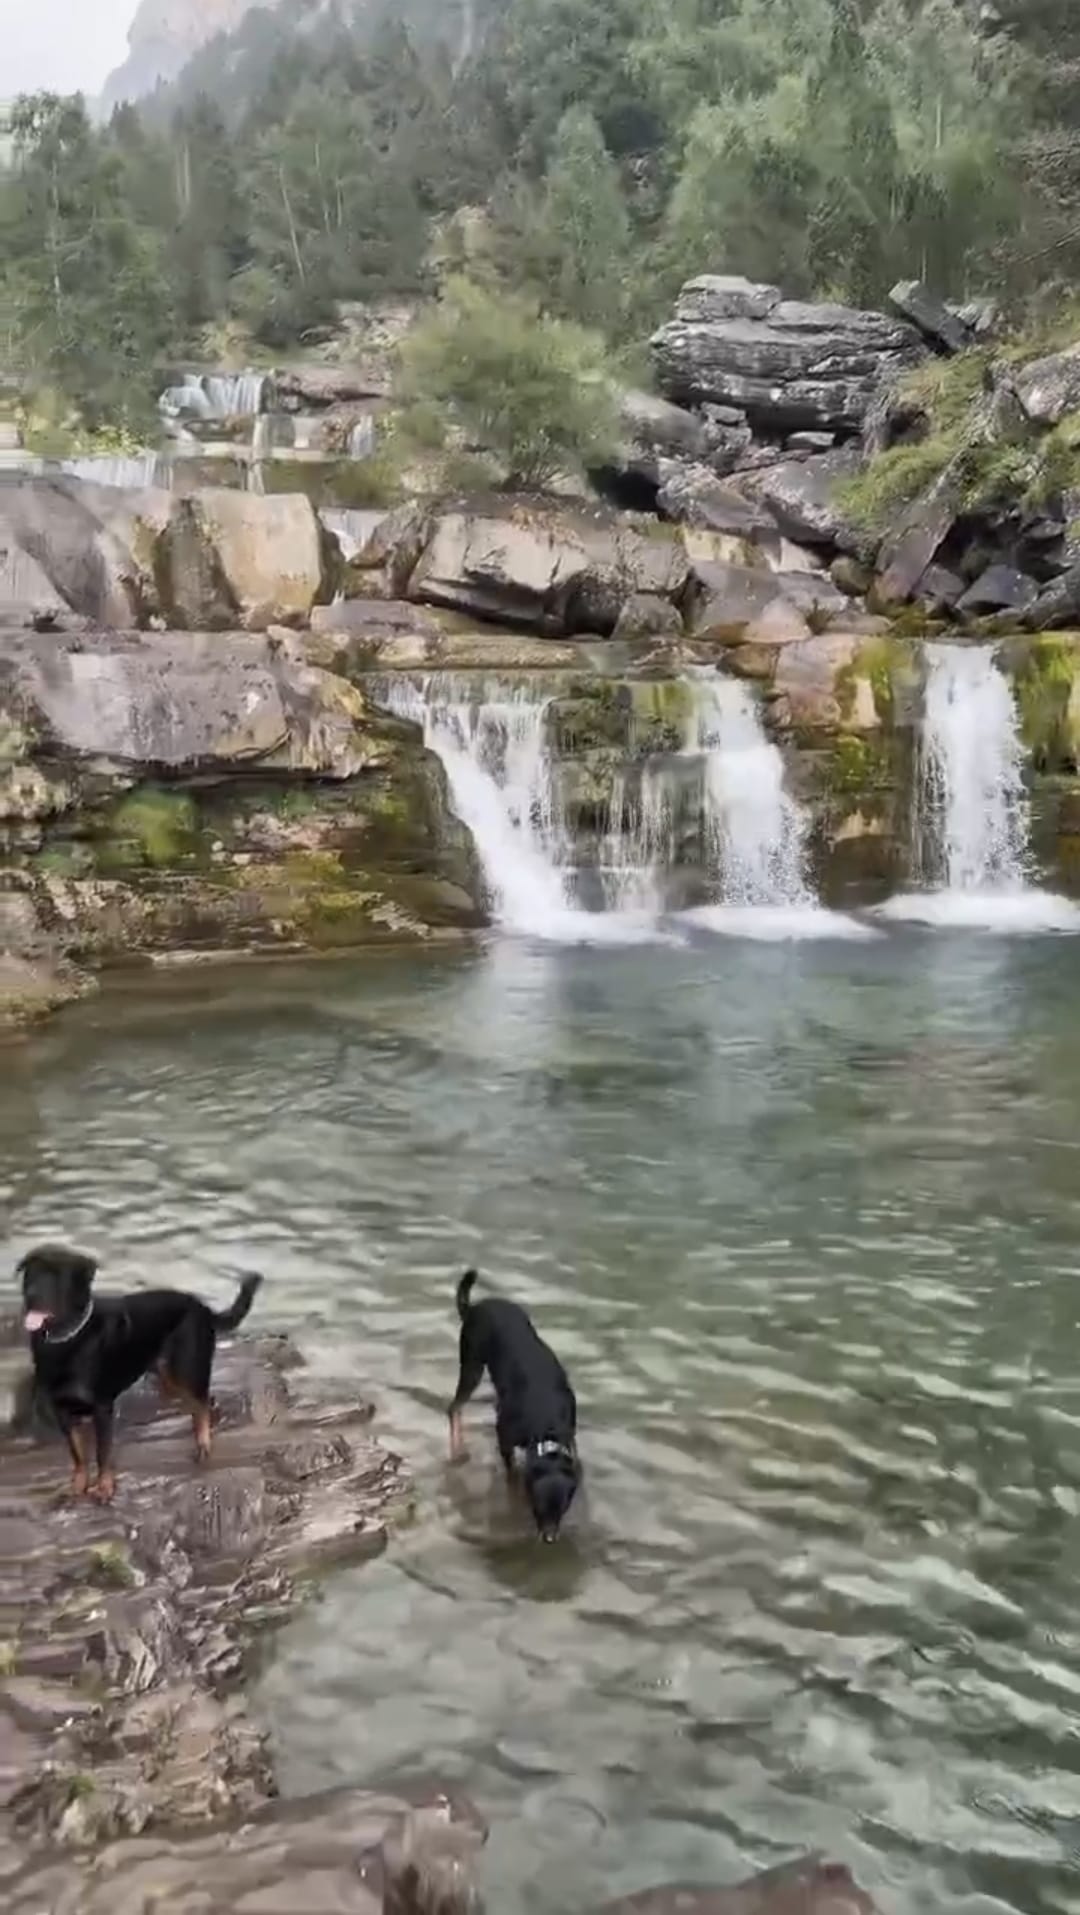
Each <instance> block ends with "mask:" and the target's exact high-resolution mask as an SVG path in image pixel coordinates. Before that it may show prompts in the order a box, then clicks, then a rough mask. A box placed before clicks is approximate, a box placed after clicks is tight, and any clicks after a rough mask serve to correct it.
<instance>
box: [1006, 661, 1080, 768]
mask: <svg viewBox="0 0 1080 1915" xmlns="http://www.w3.org/2000/svg"><path fill="white" fill-rule="evenodd" d="M1078 676H1080V641H1078V640H1077V639H1075V638H1074V639H1072V640H1071V641H1070V639H1069V638H1067V637H1063V636H1061V635H1059V634H1058V633H1055V632H1043V633H1041V634H1040V635H1039V636H1038V637H1037V638H1035V639H1033V640H1032V642H1031V644H1030V645H1029V646H1028V647H1027V649H1026V655H1025V656H1024V657H1023V658H1022V661H1021V663H1020V664H1019V667H1018V669H1017V672H1016V676H1015V680H1014V688H1015V693H1016V702H1017V707H1018V710H1019V712H1020V724H1021V729H1022V731H1023V736H1024V743H1025V744H1026V746H1027V748H1028V751H1029V752H1030V754H1031V759H1032V762H1033V764H1034V766H1035V768H1036V770H1038V771H1044V772H1045V771H1056V770H1060V769H1061V768H1062V766H1063V765H1072V764H1075V762H1076V755H1077V746H1078V744H1080V740H1078V739H1077V738H1076V737H1075V736H1073V735H1072V734H1073V724H1072V722H1071V720H1070V710H1069V708H1070V704H1071V702H1072V693H1073V686H1074V685H1075V683H1076V680H1077V677H1078Z"/></svg>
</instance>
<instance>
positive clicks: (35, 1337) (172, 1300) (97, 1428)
mask: <svg viewBox="0 0 1080 1915" xmlns="http://www.w3.org/2000/svg"><path fill="white" fill-rule="evenodd" d="M96 1272H97V1265H96V1263H95V1262H94V1261H93V1259H92V1258H91V1257H84V1256H82V1255H81V1254H80V1252H79V1251H77V1250H67V1249H65V1248H64V1246H63V1245H62V1244H42V1245H41V1246H40V1248H38V1249H37V1250H31V1251H30V1252H29V1253H28V1255H27V1256H25V1257H24V1258H23V1260H22V1262H21V1263H20V1265H19V1267H18V1272H17V1274H18V1275H19V1276H20V1277H21V1278H22V1290H23V1303H24V1305H25V1310H26V1315H25V1319H24V1321H25V1327H26V1329H27V1331H28V1332H29V1335H30V1351H31V1354H32V1356H33V1359H34V1375H35V1381H36V1384H37V1387H38V1389H39V1391H40V1392H41V1394H42V1395H43V1396H44V1397H45V1399H46V1401H47V1402H48V1404H49V1407H50V1408H51V1410H52V1412H53V1414H54V1416H55V1418H56V1421H57V1423H58V1424H59V1426H60V1428H61V1430H62V1431H63V1433H64V1435H65V1437H66V1438H67V1443H68V1448H69V1449H70V1451H71V1456H72V1461H73V1463H74V1466H75V1473H74V1476H73V1478H72V1491H73V1493H74V1494H75V1495H76V1496H85V1495H87V1494H89V1495H91V1496H93V1497H94V1498H95V1499H96V1500H97V1501H98V1502H102V1503H107V1502H109V1501H110V1500H111V1498H112V1496H113V1494H114V1492H115V1489H116V1476H115V1473H114V1471H113V1467H112V1437H113V1412H114V1408H115V1404H116V1399H117V1397H118V1396H120V1395H121V1394H122V1393H123V1391H124V1390H128V1389H130V1388H131V1385H132V1384H133V1383H137V1382H138V1380H139V1378H140V1377H141V1376H145V1375H146V1373H147V1371H148V1370H154V1371H156V1373H157V1378H158V1381H159V1383H160V1385H161V1388H162V1390H163V1391H164V1393H165V1395H166V1396H170V1397H173V1398H175V1400H176V1401H177V1402H179V1403H182V1404H184V1406H185V1407H186V1408H187V1409H188V1410H190V1412H191V1420H192V1425H193V1428H194V1431H195V1449H196V1454H197V1456H198V1458H199V1460H200V1462H202V1461H205V1459H206V1458H207V1457H208V1456H209V1454H210V1372H211V1369H212V1367H213V1362H214V1347H215V1344H216V1342H217V1338H218V1334H219V1332H221V1331H223V1330H235V1329H237V1328H238V1326H239V1325H240V1324H241V1323H242V1322H243V1321H244V1318H245V1317H246V1316H247V1313H248V1311H249V1310H250V1308H251V1304H252V1299H253V1298H254V1295H255V1292H256V1290H257V1289H258V1287H259V1285H260V1283H261V1282H262V1278H261V1277H245V1278H244V1281H243V1283H242V1284H241V1285H240V1294H239V1296H238V1297H237V1299H236V1302H235V1303H234V1304H233V1306H232V1308H231V1309H230V1310H224V1311H215V1310H211V1309H210V1308H209V1307H208V1306H207V1305H206V1304H205V1303H202V1302H200V1300H199V1298H198V1297H192V1296H188V1295H187V1294H186V1293H185V1292H184V1291H183V1290H137V1291H134V1292H133V1293H132V1294H131V1295H130V1296H125V1297H98V1298H95V1297H94V1296H93V1295H92V1285H93V1281H94V1276H95V1274H96ZM87 1423H93V1425H94V1438H95V1444H96V1449H97V1482H96V1483H95V1485H94V1487H93V1489H90V1488H89V1477H88V1473H87V1449H86V1429H85V1425H86V1424H87Z"/></svg>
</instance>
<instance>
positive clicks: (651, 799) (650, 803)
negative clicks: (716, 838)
mask: <svg viewBox="0 0 1080 1915" xmlns="http://www.w3.org/2000/svg"><path fill="white" fill-rule="evenodd" d="M677 802H678V793H677V788H676V786H675V784H674V782H673V780H672V777H671V773H670V771H669V770H668V768H667V766H666V765H664V764H663V763H662V762H660V763H657V762H656V761H654V760H652V759H647V760H646V761H645V763H644V764H643V765H641V767H640V768H639V769H638V771H637V774H636V775H635V774H634V773H632V772H629V771H619V772H616V774H615V777H614V779H613V780H612V786H611V799H610V802H609V805H608V817H607V829H606V831H605V833H604V838H603V842H602V844H601V847H600V881H601V885H602V888H603V896H604V905H605V908H606V909H607V910H609V911H633V912H637V913H645V914H652V915H654V916H657V915H659V913H660V912H661V911H662V910H663V908H664V896H663V888H662V884H663V874H664V872H665V871H666V870H670V868H671V866H672V865H673V864H674V862H675V831H676V822H677V819H676V806H677Z"/></svg>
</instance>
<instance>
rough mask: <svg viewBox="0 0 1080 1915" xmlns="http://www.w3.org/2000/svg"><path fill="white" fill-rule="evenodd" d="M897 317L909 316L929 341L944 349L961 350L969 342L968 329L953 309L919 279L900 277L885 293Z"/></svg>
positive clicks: (950, 350) (969, 334) (906, 317)
mask: <svg viewBox="0 0 1080 1915" xmlns="http://www.w3.org/2000/svg"><path fill="white" fill-rule="evenodd" d="M889 304H890V306H895V308H896V310H897V312H898V313H899V314H900V317H901V319H910V321H911V323H912V325H913V326H917V327H918V329H919V331H920V332H921V333H922V335H923V337H924V338H925V339H928V340H929V341H930V343H931V345H933V346H936V347H944V349H945V351H946V352H963V351H964V350H965V348H966V347H967V346H969V345H970V344H971V333H970V331H969V329H968V327H967V326H966V325H965V324H964V322H963V320H962V319H960V318H959V317H958V316H957V314H956V312H955V311H953V310H952V309H951V308H950V307H949V306H947V305H946V304H945V301H944V300H943V299H938V298H937V296H936V294H934V293H932V292H931V291H930V288H929V286H924V285H923V282H922V280H921V279H902V280H901V281H900V283H899V285H897V286H894V287H893V289H892V292H891V293H890V294H889Z"/></svg>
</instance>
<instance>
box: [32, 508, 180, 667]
mask: <svg viewBox="0 0 1080 1915" xmlns="http://www.w3.org/2000/svg"><path fill="white" fill-rule="evenodd" d="M171 509H172V499H171V497H170V494H169V493H167V492H162V491H157V490H147V491H138V492H123V491H121V490H119V489H118V488H113V487H109V486H98V485H87V484H84V483H82V482H80V481H79V480H77V479H65V478H56V479H43V478H34V479H27V478H25V477H15V476H14V475H13V476H11V477H10V478H8V479H6V480H3V481H0V525H2V526H3V528H4V529H3V535H2V538H0V542H2V543H3V544H4V545H5V546H6V548H7V550H8V552H9V555H10V554H11V553H12V552H13V551H15V550H18V551H21V552H22V553H23V554H24V555H25V558H26V559H28V560H32V561H33V564H34V567H35V568H36V570H35V574H34V576H35V577H36V578H37V579H38V581H39V591H40V590H41V585H40V581H41V580H47V581H48V585H49V586H50V587H51V589H52V593H53V595H54V597H53V601H47V602H55V600H56V599H59V600H61V601H62V602H63V604H64V605H66V606H69V607H70V608H71V610H72V611H73V612H77V613H79V614H80V615H81V616H83V617H84V618H89V619H92V620H93V621H94V623H95V624H98V625H110V626H114V627H116V628H118V629H122V628H124V627H129V626H133V625H139V624H143V623H145V622H146V621H147V619H148V618H150V617H152V616H154V614H155V613H156V612H157V611H158V609H159V608H158V604H157V597H156V583H155V579H154V551H155V546H156V542H157V539H158V537H159V535H160V533H161V531H162V529H163V527H164V526H165V525H166V523H167V522H168V517H169V513H170V511H171ZM8 565H9V567H10V568H11V571H12V574H13V573H14V559H13V558H11V557H10V556H9V560H8Z"/></svg>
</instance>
